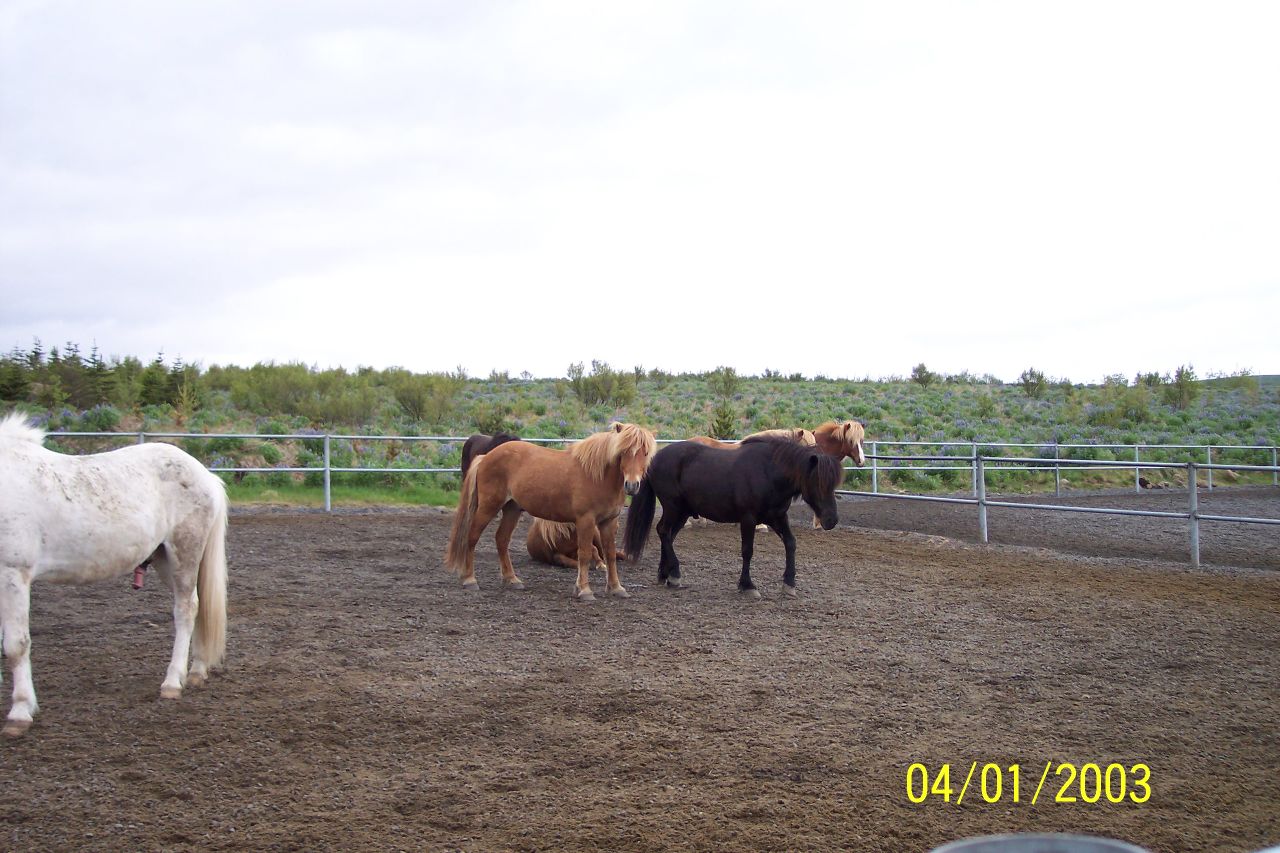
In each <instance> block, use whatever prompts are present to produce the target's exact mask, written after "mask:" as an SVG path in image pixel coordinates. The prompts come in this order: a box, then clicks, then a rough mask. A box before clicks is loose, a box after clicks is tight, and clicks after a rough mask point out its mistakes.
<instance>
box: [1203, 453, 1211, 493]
mask: <svg viewBox="0 0 1280 853" xmlns="http://www.w3.org/2000/svg"><path fill="white" fill-rule="evenodd" d="M1204 455H1205V461H1206V462H1208V463H1209V464H1210V465H1212V464H1213V445H1212V444H1211V445H1209V446H1208V447H1206V448H1205V449H1204ZM1204 479H1205V482H1206V483H1207V484H1208V485H1207V486H1206V488H1207V489H1208V490H1209V491H1211V492H1212V491H1213V469H1212V468H1206V469H1205V472H1204Z"/></svg>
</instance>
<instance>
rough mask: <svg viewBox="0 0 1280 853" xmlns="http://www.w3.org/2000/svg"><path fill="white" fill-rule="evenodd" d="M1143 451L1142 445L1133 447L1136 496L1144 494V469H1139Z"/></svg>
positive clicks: (1134, 489)
mask: <svg viewBox="0 0 1280 853" xmlns="http://www.w3.org/2000/svg"><path fill="white" fill-rule="evenodd" d="M1141 450H1142V445H1141V444H1135V445H1134V446H1133V491H1134V494H1140V493H1141V492H1142V469H1141V468H1140V467H1138V463H1139V462H1141V461H1142V456H1141V453H1140V451H1141Z"/></svg>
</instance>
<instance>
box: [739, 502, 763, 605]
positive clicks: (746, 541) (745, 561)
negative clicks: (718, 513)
mask: <svg viewBox="0 0 1280 853" xmlns="http://www.w3.org/2000/svg"><path fill="white" fill-rule="evenodd" d="M738 527H739V528H740V529H741V530H742V576H741V577H739V578H738V592H740V593H742V594H743V595H745V596H746V597H748V598H759V597H760V591H759V590H758V589H756V585H755V584H754V583H752V582H751V555H752V554H754V553H755V548H756V520H755V519H754V518H750V517H748V518H744V519H743V520H742V521H740V522H738Z"/></svg>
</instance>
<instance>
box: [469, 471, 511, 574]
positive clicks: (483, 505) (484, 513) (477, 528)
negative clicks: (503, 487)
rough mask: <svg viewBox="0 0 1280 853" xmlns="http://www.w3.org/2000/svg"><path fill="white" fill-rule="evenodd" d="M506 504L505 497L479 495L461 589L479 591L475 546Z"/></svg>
mask: <svg viewBox="0 0 1280 853" xmlns="http://www.w3.org/2000/svg"><path fill="white" fill-rule="evenodd" d="M476 488H477V489H478V488H480V484H479V483H478V482H477V483H476ZM500 500H501V501H502V502H503V503H505V502H506V496H505V495H504V496H503V497H501V498H494V497H490V496H487V495H485V494H484V493H483V492H482V493H481V494H480V501H479V503H478V504H477V505H476V512H475V515H474V516H472V518H471V529H470V530H469V531H468V532H467V565H466V569H465V570H464V571H463V573H462V578H461V580H462V588H463V589H479V588H480V583H479V582H478V581H477V580H476V544H477V543H478V542H479V541H480V534H481V533H484V529H485V528H486V527H488V526H489V522H491V521H493V517H494V516H495V515H497V514H498V510H500V509H501V508H502V506H503V503H499V501H500Z"/></svg>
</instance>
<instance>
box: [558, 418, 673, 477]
mask: <svg viewBox="0 0 1280 853" xmlns="http://www.w3.org/2000/svg"><path fill="white" fill-rule="evenodd" d="M657 448H658V442H657V439H655V438H654V436H653V433H651V432H649V430H647V429H645V428H644V427H640V426H636V425H635V424H624V423H615V424H614V425H613V426H612V427H610V428H609V430H607V431H606V432H598V433H596V434H595V435H591V436H588V437H587V438H586V439H584V440H583V441H581V442H579V443H578V444H575V445H574V446H573V448H572V452H573V455H574V457H575V458H576V459H577V460H578V463H579V464H581V465H582V467H583V468H585V469H586V471H587V473H588V474H590V476H591V477H592V479H595V480H600V479H603V478H604V475H605V472H606V471H608V470H609V469H611V468H612V467H613V466H615V465H616V466H617V467H618V468H619V470H621V472H622V488H623V490H624V491H625V492H626V493H627V494H629V495H634V494H635V493H636V492H638V491H639V490H640V481H641V480H643V479H644V475H645V472H647V471H648V470H649V460H650V459H652V458H653V454H654V452H655V451H656V450H657Z"/></svg>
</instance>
